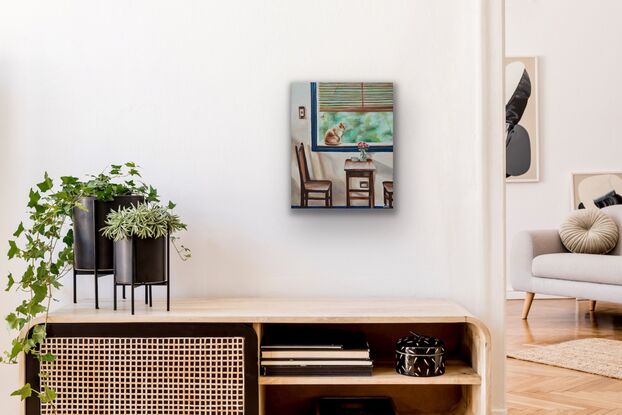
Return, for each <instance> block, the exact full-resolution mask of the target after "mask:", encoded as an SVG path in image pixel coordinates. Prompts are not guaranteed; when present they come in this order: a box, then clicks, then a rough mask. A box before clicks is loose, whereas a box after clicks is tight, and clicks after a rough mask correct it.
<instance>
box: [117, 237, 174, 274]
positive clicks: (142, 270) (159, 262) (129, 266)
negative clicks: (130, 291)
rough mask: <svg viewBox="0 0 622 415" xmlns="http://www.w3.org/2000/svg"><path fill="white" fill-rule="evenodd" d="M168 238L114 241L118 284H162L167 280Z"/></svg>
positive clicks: (135, 238) (134, 238)
mask: <svg viewBox="0 0 622 415" xmlns="http://www.w3.org/2000/svg"><path fill="white" fill-rule="evenodd" d="M166 242H167V240H166V237H162V238H145V239H141V238H138V237H133V238H130V239H121V240H120V241H114V279H115V282H116V283H117V284H123V285H130V284H137V285H142V284H162V283H165V282H166V280H167V276H166V270H167V266H166V265H167V258H166Z"/></svg>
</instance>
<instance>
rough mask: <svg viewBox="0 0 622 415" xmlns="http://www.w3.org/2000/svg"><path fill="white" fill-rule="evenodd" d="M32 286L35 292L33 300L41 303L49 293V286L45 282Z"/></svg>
mask: <svg viewBox="0 0 622 415" xmlns="http://www.w3.org/2000/svg"><path fill="white" fill-rule="evenodd" d="M30 288H32V291H33V293H34V294H35V295H34V297H33V302H37V303H39V302H41V301H43V300H44V299H45V297H47V295H48V287H47V285H45V284H33V285H32V286H31V287H30Z"/></svg>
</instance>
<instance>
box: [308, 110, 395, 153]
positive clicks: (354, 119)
mask: <svg viewBox="0 0 622 415" xmlns="http://www.w3.org/2000/svg"><path fill="white" fill-rule="evenodd" d="M318 121H319V122H318V130H319V131H318V141H319V143H320V144H323V142H324V135H325V134H326V131H328V130H329V129H331V128H333V127H336V126H337V125H339V123H343V124H344V125H345V126H346V130H345V132H344V133H343V136H342V137H341V144H355V143H358V142H359V141H362V142H365V143H370V144H379V145H393V112H320V113H319V116H318Z"/></svg>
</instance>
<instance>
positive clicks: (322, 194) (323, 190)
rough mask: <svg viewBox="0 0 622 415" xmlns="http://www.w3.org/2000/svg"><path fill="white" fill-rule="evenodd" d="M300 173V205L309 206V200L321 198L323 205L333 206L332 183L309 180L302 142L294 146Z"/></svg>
mask: <svg viewBox="0 0 622 415" xmlns="http://www.w3.org/2000/svg"><path fill="white" fill-rule="evenodd" d="M295 148H296V161H297V162H298V173H299V174H300V207H309V200H323V201H324V206H325V207H332V206H333V183H332V182H331V181H330V180H311V178H310V177H309V167H308V166H307V157H306V156H305V147H304V144H302V143H300V144H298V145H296V146H295Z"/></svg>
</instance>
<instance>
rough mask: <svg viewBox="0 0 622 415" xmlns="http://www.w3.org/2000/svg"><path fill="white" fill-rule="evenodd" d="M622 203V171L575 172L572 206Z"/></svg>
mask: <svg viewBox="0 0 622 415" xmlns="http://www.w3.org/2000/svg"><path fill="white" fill-rule="evenodd" d="M620 204H622V172H602V173H573V174H572V208H573V209H593V208H604V207H605V206H611V205H620Z"/></svg>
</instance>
